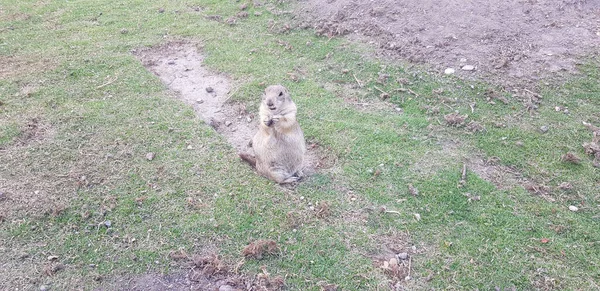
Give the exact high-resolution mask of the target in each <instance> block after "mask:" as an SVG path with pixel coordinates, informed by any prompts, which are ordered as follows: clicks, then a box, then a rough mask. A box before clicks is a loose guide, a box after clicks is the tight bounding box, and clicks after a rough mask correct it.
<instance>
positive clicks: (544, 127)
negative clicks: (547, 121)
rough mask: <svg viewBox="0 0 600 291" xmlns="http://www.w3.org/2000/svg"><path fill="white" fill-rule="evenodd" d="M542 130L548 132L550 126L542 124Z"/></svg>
mask: <svg viewBox="0 0 600 291" xmlns="http://www.w3.org/2000/svg"><path fill="white" fill-rule="evenodd" d="M540 131H541V132H542V133H546V132H548V127H547V126H545V125H542V126H541V127H540Z"/></svg>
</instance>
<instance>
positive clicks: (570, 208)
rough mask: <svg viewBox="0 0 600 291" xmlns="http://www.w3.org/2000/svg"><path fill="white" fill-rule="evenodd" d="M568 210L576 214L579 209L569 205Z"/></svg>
mask: <svg viewBox="0 0 600 291" xmlns="http://www.w3.org/2000/svg"><path fill="white" fill-rule="evenodd" d="M569 210H571V211H573V212H577V211H578V210H579V208H577V206H574V205H571V206H569Z"/></svg>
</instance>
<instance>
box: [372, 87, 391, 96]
mask: <svg viewBox="0 0 600 291" xmlns="http://www.w3.org/2000/svg"><path fill="white" fill-rule="evenodd" d="M373 88H375V90H377V91H379V92H381V93H383V94H387V95H390V93H388V92H385V91H383V90H381V89H379V88H378V87H377V86H373Z"/></svg>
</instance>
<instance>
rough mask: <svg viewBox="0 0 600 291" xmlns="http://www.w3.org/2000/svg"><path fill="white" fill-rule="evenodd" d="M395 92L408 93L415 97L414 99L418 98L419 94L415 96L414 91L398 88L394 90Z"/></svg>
mask: <svg viewBox="0 0 600 291" xmlns="http://www.w3.org/2000/svg"><path fill="white" fill-rule="evenodd" d="M396 91H400V92H406V91H408V93H410V94H413V95H415V97H419V94H417V93H416V92H415V91H413V90H411V89H410V88H398V89H396Z"/></svg>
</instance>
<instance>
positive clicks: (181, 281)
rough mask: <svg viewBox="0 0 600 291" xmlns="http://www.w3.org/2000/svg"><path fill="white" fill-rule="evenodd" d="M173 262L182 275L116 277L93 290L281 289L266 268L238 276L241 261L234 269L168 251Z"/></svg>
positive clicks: (219, 262)
mask: <svg viewBox="0 0 600 291" xmlns="http://www.w3.org/2000/svg"><path fill="white" fill-rule="evenodd" d="M170 257H171V258H172V259H174V260H184V262H183V263H182V267H184V269H186V270H187V271H185V272H174V273H172V274H168V275H164V274H155V273H150V274H144V275H141V276H136V277H120V278H118V279H115V280H109V279H108V280H103V282H102V286H101V287H100V288H98V289H96V290H98V291H99V290H134V291H138V290H139V291H142V290H144V291H145V290H150V291H159V290H175V291H184V290H186V291H187V290H227V291H242V290H265V291H274V290H282V289H283V288H284V286H285V280H284V279H283V277H281V276H271V274H270V273H269V272H268V271H267V269H266V267H262V272H261V273H258V274H255V275H244V274H240V273H238V269H239V268H240V267H241V266H242V265H243V262H244V261H243V260H242V261H240V262H239V263H237V264H236V265H235V266H233V265H228V264H227V263H225V261H223V260H221V259H220V258H219V257H218V256H217V255H215V254H209V255H192V256H189V255H187V254H186V253H185V252H184V251H175V252H171V255H170Z"/></svg>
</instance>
